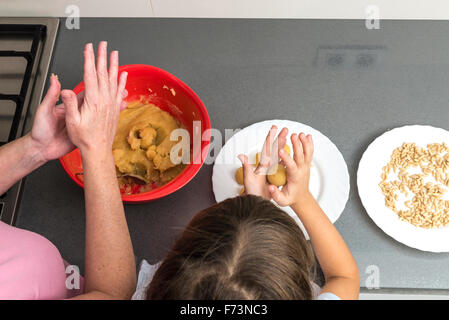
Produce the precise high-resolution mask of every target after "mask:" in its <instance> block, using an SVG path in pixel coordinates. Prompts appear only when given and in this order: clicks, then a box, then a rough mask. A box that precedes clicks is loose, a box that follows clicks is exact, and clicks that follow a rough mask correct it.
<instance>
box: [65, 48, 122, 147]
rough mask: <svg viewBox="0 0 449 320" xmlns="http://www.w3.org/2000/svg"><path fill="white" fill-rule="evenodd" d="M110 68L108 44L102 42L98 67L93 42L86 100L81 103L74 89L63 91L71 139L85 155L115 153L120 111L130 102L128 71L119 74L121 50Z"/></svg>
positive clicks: (88, 57) (88, 54)
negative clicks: (127, 99) (114, 145)
mask: <svg viewBox="0 0 449 320" xmlns="http://www.w3.org/2000/svg"><path fill="white" fill-rule="evenodd" d="M109 64H110V65H109V69H108V67H107V43H106V42H105V41H102V42H100V44H99V45H98V52H97V63H96V66H95V56H94V50H93V46H92V44H91V43H89V44H87V45H86V47H85V49H84V86H85V93H84V100H83V102H82V104H79V103H78V101H77V99H76V95H75V93H74V92H73V91H71V90H63V91H62V92H61V97H62V101H63V102H64V105H65V106H66V125H67V132H68V135H69V137H70V140H71V141H72V142H73V143H74V144H75V145H76V146H77V147H78V148H79V149H80V151H81V154H82V155H85V154H86V153H89V152H90V151H94V152H106V153H112V142H113V140H114V136H115V132H116V130H117V124H118V117H119V113H120V110H121V109H123V108H124V107H125V106H126V104H125V102H124V101H123V98H124V97H126V95H127V92H126V90H125V85H126V78H127V73H126V72H122V73H121V74H120V78H119V79H118V80H117V75H118V51H112V52H111V54H110V61H109Z"/></svg>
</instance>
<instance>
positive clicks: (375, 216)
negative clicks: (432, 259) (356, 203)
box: [357, 125, 449, 252]
mask: <svg viewBox="0 0 449 320" xmlns="http://www.w3.org/2000/svg"><path fill="white" fill-rule="evenodd" d="M404 142H406V143H413V142H414V143H416V144H417V145H419V146H421V147H426V145H427V144H429V143H443V142H445V143H447V144H449V132H448V131H446V130H444V129H440V128H434V127H431V126H419V125H413V126H404V127H400V128H396V129H393V130H390V131H387V132H385V133H384V134H382V135H381V136H379V137H378V138H377V139H376V140H374V141H373V142H372V143H371V144H370V145H369V146H368V148H367V149H366V151H365V153H364V154H363V156H362V159H361V160H360V163H359V169H358V171H357V186H358V190H359V195H360V199H361V200H362V203H363V206H364V207H365V209H366V212H367V213H368V215H369V216H370V217H371V219H372V220H373V221H374V222H375V223H376V224H377V226H378V227H379V228H381V229H382V230H383V231H384V232H385V233H386V234H388V235H389V236H390V237H392V238H393V239H395V240H397V241H399V242H402V243H403V244H405V245H407V246H409V247H412V248H416V249H419V250H423V251H431V252H449V228H448V227H443V228H438V229H424V228H420V227H415V226H414V225H412V224H411V223H409V222H406V221H402V220H400V219H399V217H398V215H397V214H396V213H394V212H393V211H392V210H390V209H389V208H388V207H386V206H385V197H384V195H383V193H382V191H381V190H380V187H379V182H380V180H381V177H380V176H381V174H382V168H383V167H384V166H385V165H386V164H387V163H388V162H389V161H390V158H391V154H392V152H393V150H394V149H396V148H398V147H400V146H401V145H402V144H403V143H404Z"/></svg>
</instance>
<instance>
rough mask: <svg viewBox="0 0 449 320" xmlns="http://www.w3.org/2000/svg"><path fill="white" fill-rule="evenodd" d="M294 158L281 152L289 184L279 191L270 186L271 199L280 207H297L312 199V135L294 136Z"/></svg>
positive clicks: (292, 139) (292, 138)
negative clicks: (310, 188)
mask: <svg viewBox="0 0 449 320" xmlns="http://www.w3.org/2000/svg"><path fill="white" fill-rule="evenodd" d="M291 141H292V145H293V152H294V154H293V158H292V157H291V156H290V155H289V154H288V153H287V152H286V151H285V150H283V149H280V150H279V156H280V158H281V159H282V162H283V163H284V165H285V167H286V169H287V170H286V171H287V184H286V185H285V186H283V187H282V189H281V190H279V189H278V188H277V187H276V186H274V185H270V186H269V187H268V190H269V191H270V194H271V197H272V198H273V200H274V201H276V203H277V204H279V205H280V206H282V207H284V206H295V205H296V204H298V203H301V202H303V201H304V200H305V199H309V198H310V191H309V180H310V166H311V164H312V158H313V140H312V136H311V135H307V136H306V135H305V134H304V133H301V134H299V136H298V135H297V134H292V136H291Z"/></svg>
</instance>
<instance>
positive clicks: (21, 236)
mask: <svg viewBox="0 0 449 320" xmlns="http://www.w3.org/2000/svg"><path fill="white" fill-rule="evenodd" d="M66 277H67V275H66V263H65V261H64V260H63V259H62V257H61V255H60V253H59V251H58V249H57V248H56V247H55V246H54V245H53V244H52V243H51V242H50V241H49V240H47V239H46V238H44V237H42V236H40V235H38V234H36V233H33V232H30V231H26V230H22V229H18V228H15V227H11V226H9V225H7V224H5V223H3V222H0V300H1V299H33V300H34V299H40V300H42V299H67V298H70V297H73V296H75V295H78V294H80V293H81V292H82V278H81V283H80V286H81V288H80V290H74V289H71V290H70V289H67V288H66Z"/></svg>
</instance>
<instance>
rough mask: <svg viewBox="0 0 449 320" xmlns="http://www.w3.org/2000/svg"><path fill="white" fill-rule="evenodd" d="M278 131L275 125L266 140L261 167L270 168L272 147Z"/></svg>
mask: <svg viewBox="0 0 449 320" xmlns="http://www.w3.org/2000/svg"><path fill="white" fill-rule="evenodd" d="M277 130H278V128H277V127H276V126H274V125H273V126H272V127H271V129H270V131H269V132H268V134H267V137H266V138H265V142H264V144H263V148H262V153H261V157H260V162H259V166H262V167H269V166H270V157H271V151H272V145H273V141H274V137H275V136H276V132H277Z"/></svg>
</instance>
